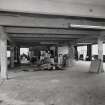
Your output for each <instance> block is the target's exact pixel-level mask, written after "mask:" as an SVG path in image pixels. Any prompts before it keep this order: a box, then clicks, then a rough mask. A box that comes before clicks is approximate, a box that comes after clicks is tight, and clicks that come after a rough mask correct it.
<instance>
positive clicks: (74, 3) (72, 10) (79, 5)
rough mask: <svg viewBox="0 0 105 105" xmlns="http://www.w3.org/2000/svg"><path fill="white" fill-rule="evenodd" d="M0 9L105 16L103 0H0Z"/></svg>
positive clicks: (104, 2) (65, 14) (104, 1)
mask: <svg viewBox="0 0 105 105" xmlns="http://www.w3.org/2000/svg"><path fill="white" fill-rule="evenodd" d="M0 10H1V11H12V12H26V13H37V14H50V15H64V16H81V17H96V18H105V0H0Z"/></svg>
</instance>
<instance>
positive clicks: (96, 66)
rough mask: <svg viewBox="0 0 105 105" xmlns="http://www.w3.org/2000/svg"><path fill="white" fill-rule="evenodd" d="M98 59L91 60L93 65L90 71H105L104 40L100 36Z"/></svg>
mask: <svg viewBox="0 0 105 105" xmlns="http://www.w3.org/2000/svg"><path fill="white" fill-rule="evenodd" d="M97 42H98V60H94V61H91V66H90V70H89V72H96V73H100V72H104V69H103V40H102V37H99V38H98V40H97Z"/></svg>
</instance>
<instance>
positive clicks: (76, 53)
mask: <svg viewBox="0 0 105 105" xmlns="http://www.w3.org/2000/svg"><path fill="white" fill-rule="evenodd" d="M74 49H75V60H78V50H77V46H74Z"/></svg>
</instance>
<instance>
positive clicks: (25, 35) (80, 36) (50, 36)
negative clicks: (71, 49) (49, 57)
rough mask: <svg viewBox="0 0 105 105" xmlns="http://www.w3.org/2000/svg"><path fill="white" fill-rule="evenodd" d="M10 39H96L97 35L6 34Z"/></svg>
mask: <svg viewBox="0 0 105 105" xmlns="http://www.w3.org/2000/svg"><path fill="white" fill-rule="evenodd" d="M8 36H9V37H11V38H60V39H61V38H83V37H89V38H90V37H98V36H97V35H87V36H86V35H55V34H54V35H53V34H49V35H46V34H43V35H40V34H8Z"/></svg>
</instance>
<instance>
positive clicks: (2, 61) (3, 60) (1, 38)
mask: <svg viewBox="0 0 105 105" xmlns="http://www.w3.org/2000/svg"><path fill="white" fill-rule="evenodd" d="M0 67H1V79H7V78H8V76H7V35H6V33H5V32H4V29H3V27H2V26H0Z"/></svg>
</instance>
